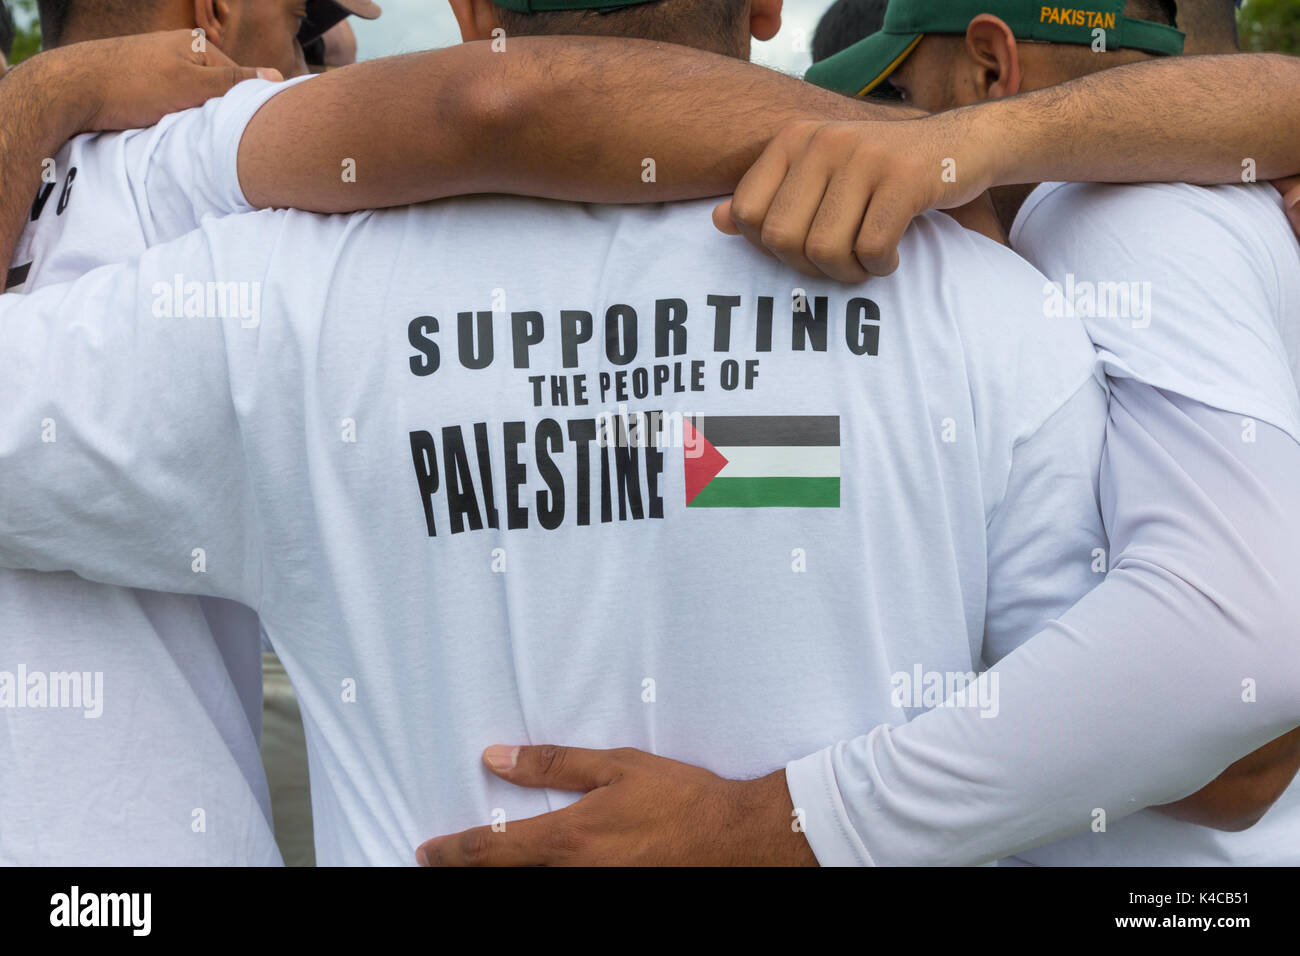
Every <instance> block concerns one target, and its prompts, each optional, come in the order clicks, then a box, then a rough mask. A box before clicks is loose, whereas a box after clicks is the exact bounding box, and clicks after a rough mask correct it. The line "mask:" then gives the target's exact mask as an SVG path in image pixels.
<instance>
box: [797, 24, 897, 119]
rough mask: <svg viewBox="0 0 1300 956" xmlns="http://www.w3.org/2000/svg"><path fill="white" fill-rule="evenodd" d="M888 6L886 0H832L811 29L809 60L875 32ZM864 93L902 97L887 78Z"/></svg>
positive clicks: (825, 55)
mask: <svg viewBox="0 0 1300 956" xmlns="http://www.w3.org/2000/svg"><path fill="white" fill-rule="evenodd" d="M888 6H889V0H836V2H835V5H834V6H832V7H831V8H830V9H829V10H827V11H826V12H825V13H824V14H822V18H821V22H819V23H818V24H817V31H816V32H815V33H813V42H812V58H813V62H814V63H817V62H820V61H821V60H824V59H826V58H827V57H828V56H834V55H835V54H836V53H839V52H840V51H841V50H844V49H846V48H848V47H851V46H853V44H855V43H857V42H858V41H859V40H862V39H865V38H866V37H869V36H871V34H873V33H878V32H879V31H880V28H881V27H882V26H884V23H885V8H886V7H888ZM867 95H868V96H869V97H871V98H872V99H876V100H901V99H902V98H903V95H902V94H901V93H899V92H898V90H896V89H894V87H893V86H891V85H890V84H889V82H888V81H886V82H884V83H881V84H879V85H878V86H877V87H876V88H875V89H874V90H872V91H871V92H870V93H868V94H867Z"/></svg>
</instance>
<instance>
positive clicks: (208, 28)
mask: <svg viewBox="0 0 1300 956" xmlns="http://www.w3.org/2000/svg"><path fill="white" fill-rule="evenodd" d="M229 22H230V4H229V3H228V2H227V0H194V25H195V26H197V27H198V28H199V29H200V30H202V31H203V35H204V36H205V37H206V38H207V41H208V42H209V43H211V44H212V45H213V46H215V47H216V48H217V49H220V48H221V41H222V40H224V39H225V38H226V24H227V23H229Z"/></svg>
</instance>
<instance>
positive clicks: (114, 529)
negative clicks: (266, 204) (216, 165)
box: [0, 213, 273, 608]
mask: <svg viewBox="0 0 1300 956" xmlns="http://www.w3.org/2000/svg"><path fill="white" fill-rule="evenodd" d="M266 215H273V214H269V213H262V214H258V217H256V218H260V217H261V216H266ZM249 218H250V219H253V218H255V217H249ZM251 226H252V224H250V229H247V230H243V231H241V232H238V233H234V235H237V236H238V237H239V238H241V239H242V240H243V241H244V248H243V249H241V250H239V252H238V254H236V255H225V256H223V255H222V254H220V253H219V252H217V251H214V250H213V249H212V247H211V246H210V245H209V243H208V241H207V237H206V236H205V235H204V234H203V233H202V232H196V233H193V234H191V235H189V236H186V237H185V238H183V239H181V240H179V241H177V242H175V243H171V244H168V245H166V246H160V247H157V248H155V249H151V250H149V251H147V252H146V253H145V254H144V256H143V257H142V258H141V259H140V260H139V261H138V262H134V263H129V264H125V265H113V266H105V267H103V268H100V269H96V270H95V271H93V272H90V273H88V274H87V275H85V276H83V277H82V278H80V279H78V280H77V281H76V282H72V283H66V284H62V285H54V286H49V287H46V288H44V289H41V290H39V291H37V292H34V293H32V294H30V295H26V296H11V295H6V296H2V297H0V488H3V489H4V494H3V497H2V499H0V566H3V567H11V568H13V567H16V568H30V569H34V570H40V571H64V570H67V571H75V572H76V573H78V574H80V575H81V576H83V577H85V578H88V579H91V580H95V581H100V582H103V583H107V584H117V585H124V586H131V587H138V588H147V589H151V590H159V591H167V592H175V593H196V594H204V595H211V596H216V597H224V598H231V599H233V600H237V601H239V602H240V603H242V604H245V605H248V606H250V607H254V608H256V607H257V606H258V602H259V600H260V588H261V560H260V555H261V545H260V542H259V539H258V524H257V522H256V520H255V519H256V509H255V507H254V504H253V496H252V491H251V482H250V478H249V469H248V467H247V462H246V457H245V443H244V441H243V439H244V437H245V436H243V435H242V434H241V422H240V419H239V416H238V415H237V413H236V410H235V406H234V402H233V400H232V393H231V379H230V371H231V367H232V365H233V362H234V359H235V358H236V357H237V356H238V355H239V354H241V353H243V354H245V355H247V354H248V353H249V351H250V350H253V351H255V350H256V347H257V341H258V335H259V332H260V330H259V329H251V328H244V327H242V326H241V323H240V320H239V319H238V318H232V319H222V318H219V317H197V316H193V317H187V316H186V315H185V314H184V312H183V311H182V313H181V314H180V315H172V314H170V313H173V312H174V311H175V308H174V306H175V305H176V303H177V299H176V295H177V293H176V290H175V288H174V286H173V277H178V278H179V277H180V276H184V277H185V279H186V281H198V282H200V283H204V282H206V280H208V279H210V278H212V277H213V276H214V275H220V276H221V277H222V278H223V279H225V280H228V281H231V282H259V283H260V281H261V280H262V278H263V276H262V274H261V272H252V271H250V272H248V274H241V269H248V270H252V269H253V268H254V267H253V265H252V264H251V263H252V262H253V261H255V260H256V259H257V258H261V260H262V261H261V264H260V269H261V270H263V271H264V270H265V258H266V257H267V249H266V248H265V247H259V245H258V243H257V241H256V233H255V231H254V230H253V228H251ZM266 231H271V230H266ZM229 232H231V231H228V233H229ZM243 256H246V257H247V258H241V257H243ZM182 291H189V290H182ZM181 301H182V303H183V301H184V300H181Z"/></svg>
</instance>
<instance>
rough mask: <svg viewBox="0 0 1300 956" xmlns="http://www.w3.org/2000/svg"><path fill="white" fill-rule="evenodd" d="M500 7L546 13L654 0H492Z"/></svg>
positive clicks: (612, 6)
mask: <svg viewBox="0 0 1300 956" xmlns="http://www.w3.org/2000/svg"><path fill="white" fill-rule="evenodd" d="M492 2H493V3H495V4H496V5H497V6H498V7H505V8H506V9H507V10H514V11H515V12H516V13H544V12H547V11H550V10H612V9H613V8H614V7H635V6H638V5H639V4H642V3H652V2H654V0H492Z"/></svg>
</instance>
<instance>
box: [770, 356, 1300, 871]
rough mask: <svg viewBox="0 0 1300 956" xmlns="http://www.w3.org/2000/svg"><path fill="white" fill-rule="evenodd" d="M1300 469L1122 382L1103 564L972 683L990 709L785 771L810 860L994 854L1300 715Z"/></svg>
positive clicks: (1075, 824) (1237, 429)
mask: <svg viewBox="0 0 1300 956" xmlns="http://www.w3.org/2000/svg"><path fill="white" fill-rule="evenodd" d="M1297 474H1300V445H1297V443H1296V442H1295V441H1294V440H1292V439H1291V438H1290V437H1289V436H1288V435H1286V434H1285V433H1283V432H1282V431H1280V430H1278V429H1275V428H1272V427H1271V426H1268V425H1265V424H1262V423H1256V422H1250V421H1249V420H1245V421H1243V420H1242V419H1241V418H1240V416H1236V415H1231V414H1228V413H1225V412H1221V411H1217V410H1214V409H1210V408H1207V407H1205V406H1202V405H1199V404H1197V403H1195V402H1191V401H1190V400H1187V399H1185V398H1181V397H1179V396H1173V395H1170V394H1167V393H1164V392H1160V391H1158V390H1156V389H1153V388H1151V387H1149V386H1145V385H1141V384H1138V383H1134V382H1131V381H1128V382H1116V383H1114V387H1113V395H1112V399H1111V414H1110V420H1109V423H1108V430H1107V450H1106V453H1105V455H1104V456H1103V461H1102V484H1101V489H1102V506H1103V513H1104V515H1105V517H1106V522H1107V529H1108V531H1109V533H1110V537H1111V545H1112V549H1113V553H1112V566H1111V570H1110V572H1109V574H1108V575H1107V576H1106V578H1105V580H1104V581H1103V583H1102V584H1101V585H1100V586H1098V587H1097V588H1096V589H1094V590H1093V591H1092V592H1091V593H1089V594H1088V595H1087V596H1086V597H1084V598H1083V599H1082V600H1081V601H1080V602H1079V603H1078V604H1076V605H1075V606H1074V607H1073V608H1072V609H1071V610H1070V611H1068V612H1067V613H1066V614H1064V615H1063V616H1062V617H1061V618H1060V619H1059V620H1056V621H1052V622H1050V623H1049V624H1048V625H1047V626H1046V627H1045V628H1043V629H1042V630H1041V632H1040V633H1038V634H1037V635H1036V636H1034V637H1033V638H1032V639H1031V640H1029V641H1028V642H1026V643H1025V644H1024V645H1022V646H1021V647H1019V648H1018V649H1016V650H1015V651H1013V652H1011V653H1009V654H1008V655H1007V656H1006V657H1004V658H1002V660H1001V661H999V662H998V663H997V664H996V666H995V667H993V668H992V669H991V670H989V671H987V672H985V674H983V675H982V676H981V678H980V683H981V684H983V685H985V686H984V688H983V689H984V692H985V693H992V695H993V699H994V700H996V701H997V709H996V716H995V717H993V718H986V717H984V716H983V712H982V711H981V710H979V709H974V708H967V707H947V706H945V707H940V708H938V709H935V710H932V711H929V712H928V713H926V714H923V715H921V716H920V717H918V718H916V719H915V720H913V721H911V722H910V723H908V724H906V725H903V726H900V727H892V726H880V727H877V728H875V729H874V730H872V731H871V732H870V733H868V734H866V735H865V736H863V737H859V738H857V739H855V740H851V741H846V742H841V743H838V744H836V745H834V746H832V747H829V748H827V749H826V750H823V751H820V752H818V753H815V754H813V755H811V756H809V757H806V758H804V759H802V760H798V761H795V762H793V763H791V764H790V766H789V767H788V768H787V780H788V782H789V785H790V791H791V795H792V797H793V798H794V800H795V806H797V807H801V808H802V809H803V810H804V814H805V818H806V832H807V835H808V839H809V842H810V843H811V845H812V848H813V850H814V852H815V853H816V854H817V857H818V859H819V860H820V861H821V862H822V863H823V864H852V863H875V864H881V865H924V864H969V863H981V862H987V861H990V860H994V859H997V858H999V857H1002V856H1005V855H1007V854H1009V853H1013V852H1016V851H1018V850H1021V849H1025V848H1027V847H1030V846H1035V845H1038V844H1040V843H1045V842H1048V841H1050V840H1053V839H1057V838H1060V837H1063V836H1066V835H1069V834H1071V833H1076V832H1081V831H1084V830H1087V829H1088V828H1089V826H1090V825H1092V824H1093V823H1094V821H1095V820H1096V819H1098V812H1099V811H1104V813H1105V815H1106V817H1107V818H1108V819H1109V820H1112V821H1113V820H1116V819H1119V818H1121V817H1123V816H1125V815H1127V814H1129V813H1133V812H1135V811H1137V810H1139V809H1142V808H1144V807H1147V806H1151V805H1157V804H1162V803H1167V802H1170V801H1173V800H1177V799H1180V798H1181V797H1184V796H1186V795H1187V794H1189V793H1192V792H1195V791H1196V790H1197V789H1199V788H1200V787H1202V786H1204V785H1205V784H1206V783H1208V782H1209V781H1210V780H1212V779H1213V778H1214V777H1215V776H1217V775H1218V774H1219V773H1220V772H1221V771H1222V770H1223V769H1224V768H1225V767H1226V766H1227V765H1228V764H1230V763H1232V762H1233V761H1235V760H1236V759H1238V758H1240V757H1242V756H1244V755H1245V754H1246V753H1249V752H1250V751H1252V750H1255V749H1257V748H1258V747H1259V746H1261V745H1263V744H1264V743H1266V742H1268V741H1269V740H1272V739H1274V738H1276V737H1278V736H1280V735H1281V734H1283V733H1285V732H1287V731H1288V730H1290V729H1291V728H1292V727H1294V726H1295V725H1296V724H1297V723H1300V653H1297V651H1298V650H1300V624H1298V623H1297V622H1300V587H1297V585H1300V580H1297V578H1298V577H1300V482H1297V481H1296V480H1295V476H1296V475H1297ZM1117 476H1123V478H1122V481H1121V480H1117ZM995 573H996V571H991V574H995ZM994 681H996V684H994V683H993V682H994Z"/></svg>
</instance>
